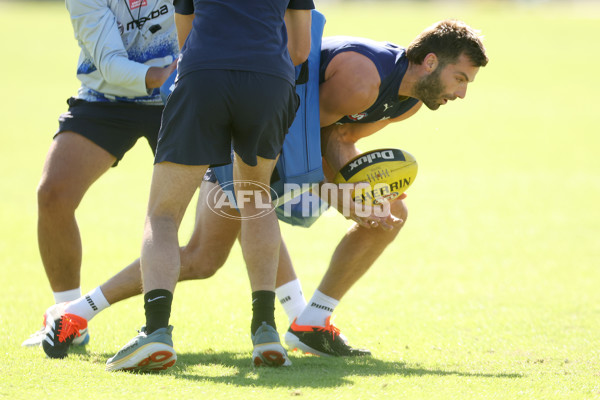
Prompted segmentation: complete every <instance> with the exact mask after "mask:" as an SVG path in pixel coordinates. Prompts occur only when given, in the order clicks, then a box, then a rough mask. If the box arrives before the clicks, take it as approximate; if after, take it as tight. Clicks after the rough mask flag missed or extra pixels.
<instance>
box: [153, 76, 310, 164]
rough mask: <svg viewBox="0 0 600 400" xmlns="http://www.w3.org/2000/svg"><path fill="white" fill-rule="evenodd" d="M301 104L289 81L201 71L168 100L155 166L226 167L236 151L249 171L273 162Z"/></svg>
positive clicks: (180, 84) (183, 80)
mask: <svg viewBox="0 0 600 400" xmlns="http://www.w3.org/2000/svg"><path fill="white" fill-rule="evenodd" d="M298 104H299V100H298V95H297V94H296V91H295V90H294V87H293V86H292V85H291V84H290V83H289V82H287V81H286V80H285V79H281V78H278V77H275V76H271V75H266V74H262V73H256V72H248V71H233V70H199V71H194V72H191V73H189V74H186V75H184V76H183V77H181V78H180V79H178V81H177V83H176V85H175V89H174V90H173V93H171V95H170V96H169V99H168V100H167V105H166V106H165V111H164V113H163V121H162V126H161V129H160V133H159V138H158V147H157V151H156V158H155V162H156V163H160V162H163V161H170V162H174V163H177V164H185V165H212V166H217V165H224V164H229V163H230V162H231V149H232V146H233V150H234V151H235V152H236V153H237V154H238V155H239V156H240V157H241V158H242V160H243V161H244V162H245V163H246V164H248V165H252V166H254V165H256V157H257V156H260V157H262V158H267V159H270V160H274V159H275V158H277V156H278V155H279V153H280V152H281V148H282V146H283V140H284V138H285V134H286V133H287V132H288V129H289V127H290V126H291V125H292V122H293V121H294V117H295V115H296V109H297V108H298Z"/></svg>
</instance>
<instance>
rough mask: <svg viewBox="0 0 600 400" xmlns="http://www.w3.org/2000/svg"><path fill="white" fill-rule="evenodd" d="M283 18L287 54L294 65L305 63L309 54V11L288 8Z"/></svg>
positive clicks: (310, 18)
mask: <svg viewBox="0 0 600 400" xmlns="http://www.w3.org/2000/svg"><path fill="white" fill-rule="evenodd" d="M284 18H285V26H286V29H287V35H288V52H289V53H290V57H291V58H292V62H293V63H294V65H300V64H302V63H303V62H304V61H306V59H307V58H308V54H309V53H310V26H311V21H312V16H311V11H310V10H293V9H290V8H288V9H287V10H286V12H285V17H284Z"/></svg>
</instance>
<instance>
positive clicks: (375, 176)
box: [333, 149, 418, 205]
mask: <svg viewBox="0 0 600 400" xmlns="http://www.w3.org/2000/svg"><path fill="white" fill-rule="evenodd" d="M417 169H418V167H417V160H415V158H414V157H413V156H412V155H411V154H410V153H407V152H406V151H403V150H400V149H378V150H372V151H368V152H366V153H363V154H360V155H358V156H356V157H354V158H353V159H352V160H350V161H348V163H347V164H346V165H344V166H343V167H342V168H341V169H340V170H339V172H338V173H337V175H336V176H335V178H334V180H333V182H334V183H336V184H339V183H359V182H366V183H369V184H370V185H371V187H370V189H369V190H359V189H356V190H354V191H352V199H353V200H354V201H355V202H357V203H364V204H367V205H373V204H381V203H382V202H383V201H384V200H387V201H390V202H391V201H393V200H395V199H397V198H398V197H399V196H400V195H401V194H402V193H404V191H405V190H406V189H408V188H409V186H410V185H412V183H413V182H414V180H415V178H416V176H417Z"/></svg>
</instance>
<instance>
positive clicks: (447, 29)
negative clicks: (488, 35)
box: [406, 19, 488, 67]
mask: <svg viewBox="0 0 600 400" xmlns="http://www.w3.org/2000/svg"><path fill="white" fill-rule="evenodd" d="M481 39H482V36H481V35H480V32H479V31H478V30H475V29H473V28H471V27H470V26H469V25H467V24H465V23H464V22H462V21H458V20H454V19H446V20H443V21H440V22H437V23H435V24H433V25H432V26H430V27H429V28H427V29H425V30H424V31H423V32H421V33H420V34H419V36H417V37H416V38H415V40H413V41H412V43H411V44H410V45H409V46H408V48H407V49H406V56H407V58H408V60H409V61H410V62H413V63H415V64H422V63H423V60H424V59H425V56H426V55H427V54H429V53H434V54H435V55H436V56H437V57H438V59H439V61H440V63H442V64H444V65H445V64H454V63H456V62H457V61H458V57H460V56H461V54H465V55H466V56H467V57H468V58H469V59H470V60H471V62H472V63H473V65H474V66H476V67H485V65H486V64H487V63H488V58H487V56H486V54H485V48H484V47H483V43H482V42H481Z"/></svg>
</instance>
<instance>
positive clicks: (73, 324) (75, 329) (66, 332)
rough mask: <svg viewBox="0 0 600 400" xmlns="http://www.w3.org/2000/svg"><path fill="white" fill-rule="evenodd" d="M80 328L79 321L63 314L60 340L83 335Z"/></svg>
mask: <svg viewBox="0 0 600 400" xmlns="http://www.w3.org/2000/svg"><path fill="white" fill-rule="evenodd" d="M79 329H80V327H79V324H78V323H77V321H75V320H74V319H72V318H71V317H69V316H68V315H66V314H65V315H63V317H62V320H61V327H60V333H59V334H58V341H59V342H65V341H66V340H67V339H68V338H70V337H71V336H73V337H75V336H74V335H76V336H81V333H79Z"/></svg>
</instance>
